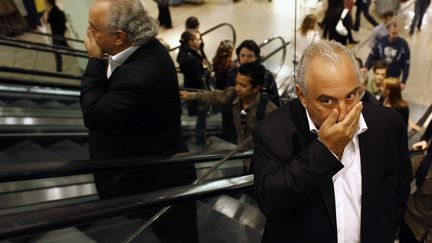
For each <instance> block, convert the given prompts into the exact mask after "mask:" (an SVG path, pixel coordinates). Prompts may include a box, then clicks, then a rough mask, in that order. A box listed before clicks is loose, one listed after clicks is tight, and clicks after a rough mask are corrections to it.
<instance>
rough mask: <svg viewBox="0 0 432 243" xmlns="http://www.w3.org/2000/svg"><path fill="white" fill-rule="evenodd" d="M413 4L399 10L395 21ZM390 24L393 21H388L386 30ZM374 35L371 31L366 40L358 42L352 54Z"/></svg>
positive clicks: (374, 32)
mask: <svg viewBox="0 0 432 243" xmlns="http://www.w3.org/2000/svg"><path fill="white" fill-rule="evenodd" d="M414 2H415V1H412V2H411V3H409V4H408V5H407V6H405V8H403V9H401V10H400V11H399V12H398V14H397V15H396V17H395V19H397V18H399V17H400V16H401V15H400V13H403V12H405V11H407V10H408V8H410V7H411V5H413V4H414ZM394 21H396V20H394ZM392 22H393V21H390V22H389V23H387V24H386V26H385V27H386V28H387V27H388V26H389V25H390V24H391V23H392ZM375 35H376V31H372V33H371V34H370V35H369V36H368V38H366V39H365V40H364V41H362V42H360V43H359V44H358V45H357V46H356V48H354V49H353V53H354V54H355V53H357V52H358V51H359V50H360V49H361V48H362V47H363V46H365V45H366V44H367V43H369V41H370V40H371V39H372V38H374V37H375Z"/></svg>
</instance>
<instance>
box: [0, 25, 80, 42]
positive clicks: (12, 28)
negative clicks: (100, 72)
mask: <svg viewBox="0 0 432 243" xmlns="http://www.w3.org/2000/svg"><path fill="white" fill-rule="evenodd" d="M0 27H2V28H7V29H10V30H16V31H18V32H20V33H21V32H27V33H31V34H35V35H42V36H48V37H54V38H62V39H66V40H67V41H73V42H79V43H84V41H83V40H80V39H75V38H69V37H64V36H62V35H53V34H48V33H41V32H38V31H34V30H26V29H20V28H16V27H13V26H10V25H8V24H0Z"/></svg>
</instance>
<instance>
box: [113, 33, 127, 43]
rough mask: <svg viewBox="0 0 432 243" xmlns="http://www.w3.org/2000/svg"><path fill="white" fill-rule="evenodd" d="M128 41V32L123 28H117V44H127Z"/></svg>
mask: <svg viewBox="0 0 432 243" xmlns="http://www.w3.org/2000/svg"><path fill="white" fill-rule="evenodd" d="M126 41H127V39H126V33H125V32H124V31H121V30H117V31H116V42H115V43H116V45H118V46H121V45H123V44H125V43H126Z"/></svg>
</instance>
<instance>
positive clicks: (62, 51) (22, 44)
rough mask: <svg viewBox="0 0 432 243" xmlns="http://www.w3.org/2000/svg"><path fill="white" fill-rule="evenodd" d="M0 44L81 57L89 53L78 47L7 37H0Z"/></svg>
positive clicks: (85, 56)
mask: <svg viewBox="0 0 432 243" xmlns="http://www.w3.org/2000/svg"><path fill="white" fill-rule="evenodd" d="M0 45H4V46H11V47H17V48H22V49H27V50H34V51H42V52H51V53H58V54H61V55H68V56H74V57H81V58H87V57H88V56H87V53H86V54H84V52H83V51H81V50H76V49H71V48H69V49H57V46H52V45H44V44H40V43H33V42H31V44H30V43H25V42H18V41H15V40H7V39H4V38H3V39H0Z"/></svg>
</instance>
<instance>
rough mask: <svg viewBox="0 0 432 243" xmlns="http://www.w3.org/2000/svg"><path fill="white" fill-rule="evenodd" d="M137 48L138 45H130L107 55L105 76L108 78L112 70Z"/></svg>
mask: <svg viewBox="0 0 432 243" xmlns="http://www.w3.org/2000/svg"><path fill="white" fill-rule="evenodd" d="M138 48H139V46H131V47H129V48H126V49H125V50H123V51H122V52H119V53H117V54H116V55H114V56H109V57H108V70H107V78H110V76H111V74H112V73H113V72H114V70H115V69H116V68H118V67H119V66H121V65H122V64H123V63H124V62H125V61H126V59H128V57H130V55H132V53H134V52H135V51H136V50H137V49H138Z"/></svg>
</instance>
